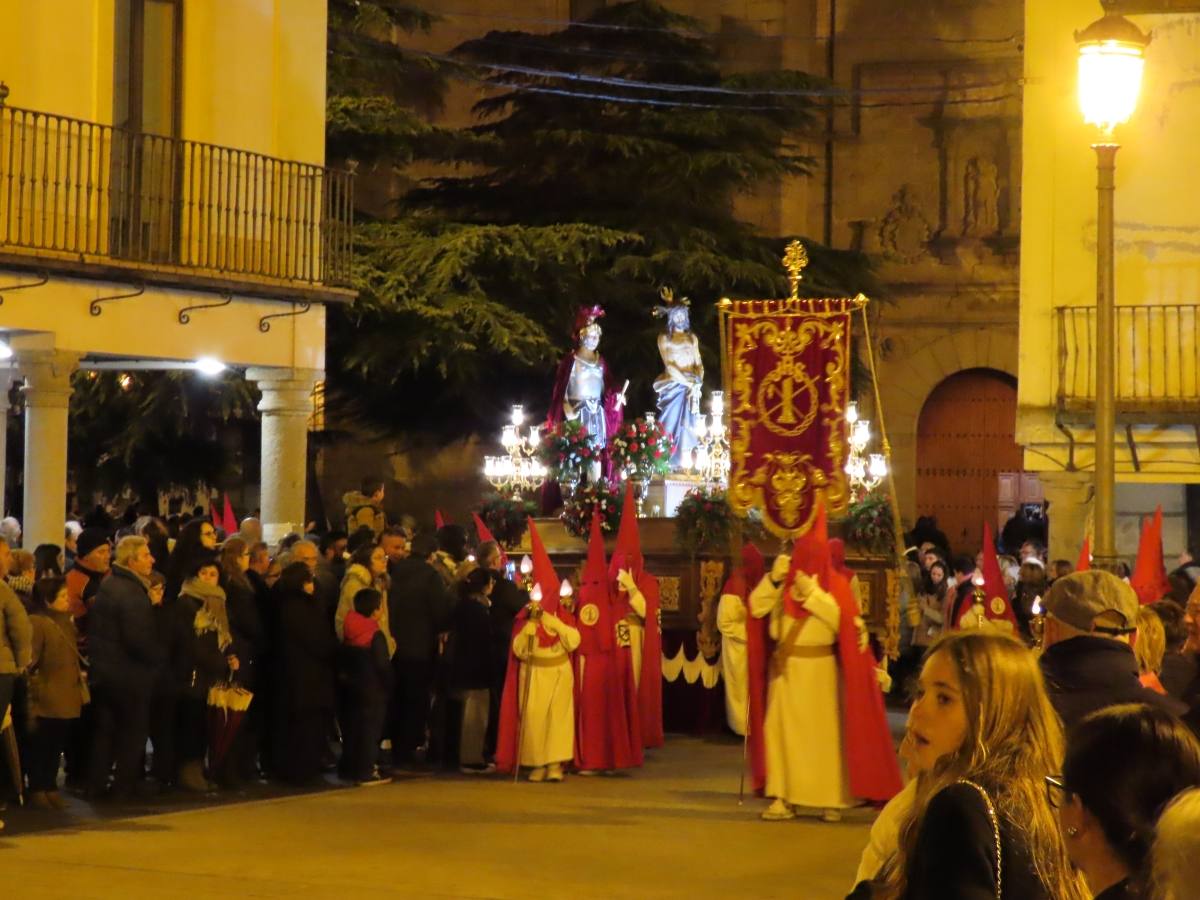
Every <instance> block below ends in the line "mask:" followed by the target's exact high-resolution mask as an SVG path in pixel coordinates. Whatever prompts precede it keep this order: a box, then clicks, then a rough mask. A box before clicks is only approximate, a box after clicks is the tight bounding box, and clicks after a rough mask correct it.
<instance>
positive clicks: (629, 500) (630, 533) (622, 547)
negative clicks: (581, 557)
mask: <svg viewBox="0 0 1200 900" xmlns="http://www.w3.org/2000/svg"><path fill="white" fill-rule="evenodd" d="M644 565H645V560H644V559H643V558H642V539H641V536H640V535H639V533H638V520H637V504H636V503H635V502H634V500H633V485H632V484H630V483H629V482H628V481H627V482H625V502H624V505H623V506H622V508H621V527H620V528H619V529H618V530H617V545H616V547H614V548H613V555H612V560H611V561H610V562H609V564H608V577H609V578H616V577H617V571H618V570H619V569H629V570H630V572H632V574H633V577H634V578H637V576H638V573H640V572H641V571H642V567H643V566H644Z"/></svg>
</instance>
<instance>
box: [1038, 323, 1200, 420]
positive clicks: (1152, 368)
mask: <svg viewBox="0 0 1200 900" xmlns="http://www.w3.org/2000/svg"><path fill="white" fill-rule="evenodd" d="M1054 313H1055V317H1056V325H1057V328H1056V331H1057V345H1058V346H1057V353H1058V395H1057V403H1058V414H1059V420H1060V421H1062V422H1075V423H1088V424H1090V422H1091V419H1092V414H1093V411H1094V408H1095V402H1096V368H1095V367H1096V363H1095V356H1094V353H1095V350H1094V347H1095V340H1096V309H1095V307H1091V306H1060V307H1057V308H1055V310H1054ZM1116 345H1117V346H1116V357H1117V370H1116V407H1117V419H1118V421H1119V422H1121V423H1122V424H1124V425H1126V426H1127V427H1128V426H1132V425H1172V424H1196V423H1200V305H1195V304H1168V305H1159V306H1118V307H1117V309H1116Z"/></svg>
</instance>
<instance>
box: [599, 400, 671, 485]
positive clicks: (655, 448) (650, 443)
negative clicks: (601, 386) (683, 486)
mask: <svg viewBox="0 0 1200 900" xmlns="http://www.w3.org/2000/svg"><path fill="white" fill-rule="evenodd" d="M673 445H674V441H673V439H672V437H671V435H670V434H668V433H667V431H666V429H664V428H663V427H662V425H661V424H659V423H658V422H656V421H655V420H654V419H653V418H650V417H648V416H647V417H643V418H637V419H634V420H633V421H631V422H625V423H624V424H623V425H622V426H621V427H620V428H619V429H617V431H616V433H615V434H613V435H612V437H610V438H609V439H608V455H609V458H611V459H612V463H613V467H614V468H615V469H616V471H618V472H624V473H626V475H627V476H628V477H630V478H634V479H638V480H641V481H648V480H649V479H651V478H653V477H654V476H655V475H666V474H667V473H668V472H670V471H671V450H672V449H673Z"/></svg>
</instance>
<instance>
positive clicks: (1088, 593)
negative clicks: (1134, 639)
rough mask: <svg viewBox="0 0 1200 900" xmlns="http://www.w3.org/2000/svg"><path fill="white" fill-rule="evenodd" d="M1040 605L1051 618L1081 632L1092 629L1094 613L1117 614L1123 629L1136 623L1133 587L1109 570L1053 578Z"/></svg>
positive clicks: (1136, 600)
mask: <svg viewBox="0 0 1200 900" xmlns="http://www.w3.org/2000/svg"><path fill="white" fill-rule="evenodd" d="M1042 605H1043V606H1044V607H1045V609H1046V612H1047V613H1049V614H1050V615H1052V616H1054V618H1056V619H1058V620H1059V621H1060V622H1066V623H1067V624H1068V625H1070V626H1072V627H1073V628H1078V629H1079V630H1080V631H1091V630H1092V623H1093V621H1094V620H1095V618H1096V616H1099V615H1101V614H1103V613H1106V612H1115V613H1117V614H1118V615H1120V616H1121V617H1122V618H1123V619H1124V620H1125V627H1126V628H1132V627H1133V626H1134V623H1135V622H1137V614H1138V598H1137V594H1135V593H1134V592H1133V588H1131V587H1130V586H1129V585H1128V584H1126V583H1125V582H1124V581H1122V580H1121V579H1120V578H1118V577H1117V576H1116V575H1113V574H1112V573H1111V572H1104V571H1101V570H1099V569H1089V570H1088V571H1086V572H1074V573H1072V574H1070V575H1067V576H1064V577H1063V578H1059V579H1056V580H1055V582H1054V584H1052V585H1050V590H1049V591H1047V592H1046V596H1045V598H1044V599H1043V600H1042Z"/></svg>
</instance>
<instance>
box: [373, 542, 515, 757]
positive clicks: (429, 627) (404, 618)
mask: <svg viewBox="0 0 1200 900" xmlns="http://www.w3.org/2000/svg"><path fill="white" fill-rule="evenodd" d="M437 549H438V548H437V541H436V540H434V538H433V537H432V536H431V535H428V534H420V535H417V537H416V538H415V539H414V540H413V545H412V555H411V556H409V557H407V558H406V559H402V560H400V561H399V562H397V563H395V564H393V565H392V567H391V575H392V586H391V589H390V590H389V591H388V621H389V626H390V628H391V632H392V638H393V640H394V641H395V642H396V653H395V655H394V656H393V657H392V665H393V667H394V669H395V672H396V687H395V690H394V691H393V692H392V706H393V709H392V755H393V757H394V762H395V764H396V765H397V766H412V765H413V764H414V762H415V761H416V751H417V748H419V747H420V746H421V745H422V744H424V742H425V733H426V730H427V729H428V726H429V706H430V697H431V693H432V690H433V669H434V658H435V655H436V653H437V645H438V635H439V634H440V633H441V632H442V631H444V630H445V629H446V627H447V625H448V624H449V621H450V615H451V613H452V612H453V610H454V595H453V594H451V593H450V592H449V591H448V590H447V588H446V583H445V582H444V581H443V580H442V576H441V575H439V574H438V572H437V570H436V569H435V568H434V567H433V558H434V554H435V553H437ZM510 640H511V637H510Z"/></svg>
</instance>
